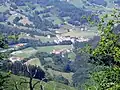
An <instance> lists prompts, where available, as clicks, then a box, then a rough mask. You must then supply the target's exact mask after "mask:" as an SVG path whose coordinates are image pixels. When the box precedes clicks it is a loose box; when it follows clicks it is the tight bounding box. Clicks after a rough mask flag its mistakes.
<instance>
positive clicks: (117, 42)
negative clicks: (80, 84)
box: [86, 9, 120, 90]
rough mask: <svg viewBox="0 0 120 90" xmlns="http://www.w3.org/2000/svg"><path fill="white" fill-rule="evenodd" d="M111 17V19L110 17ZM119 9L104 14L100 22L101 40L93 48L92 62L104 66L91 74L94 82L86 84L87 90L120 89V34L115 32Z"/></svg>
mask: <svg viewBox="0 0 120 90" xmlns="http://www.w3.org/2000/svg"><path fill="white" fill-rule="evenodd" d="M109 17H111V19H110V20H109V19H108V18H109ZM119 18H120V15H119V10H117V9H115V10H114V11H113V13H112V14H110V15H107V14H106V15H104V16H103V17H102V18H101V20H100V22H99V24H98V30H99V31H100V37H101V38H100V41H99V43H98V45H97V47H96V48H94V49H91V51H92V52H91V53H90V54H91V57H90V62H91V63H93V64H95V65H96V67H98V66H99V65H100V66H102V67H104V68H103V69H100V68H99V69H98V70H96V71H94V72H92V74H91V78H92V84H93V85H90V84H86V86H87V88H86V90H88V89H89V90H119V89H120V81H119V80H120V35H119V33H114V30H115V29H114V28H115V24H117V25H118V24H120V20H119Z"/></svg>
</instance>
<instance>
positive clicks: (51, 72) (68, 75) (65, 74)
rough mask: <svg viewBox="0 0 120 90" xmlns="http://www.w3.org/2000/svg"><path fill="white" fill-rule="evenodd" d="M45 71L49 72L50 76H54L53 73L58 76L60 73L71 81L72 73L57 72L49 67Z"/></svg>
mask: <svg viewBox="0 0 120 90" xmlns="http://www.w3.org/2000/svg"><path fill="white" fill-rule="evenodd" d="M47 72H49V73H50V74H51V76H54V75H55V76H60V75H62V76H63V77H64V78H66V79H67V80H68V81H69V82H72V75H73V73H66V72H59V71H55V70H52V69H51V68H49V69H48V70H47Z"/></svg>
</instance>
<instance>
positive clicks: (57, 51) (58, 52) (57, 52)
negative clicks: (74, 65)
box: [51, 48, 71, 54]
mask: <svg viewBox="0 0 120 90" xmlns="http://www.w3.org/2000/svg"><path fill="white" fill-rule="evenodd" d="M69 52H71V50H69V49H66V48H64V49H61V50H53V51H52V52H51V53H52V54H61V53H62V54H64V53H69Z"/></svg>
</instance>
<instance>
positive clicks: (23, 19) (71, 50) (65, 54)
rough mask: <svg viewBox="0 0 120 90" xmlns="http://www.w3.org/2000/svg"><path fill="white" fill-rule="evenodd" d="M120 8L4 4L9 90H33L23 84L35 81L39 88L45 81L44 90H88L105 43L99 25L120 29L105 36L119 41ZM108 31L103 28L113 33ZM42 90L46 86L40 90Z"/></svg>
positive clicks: (66, 0)
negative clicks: (21, 83) (96, 62)
mask: <svg viewBox="0 0 120 90" xmlns="http://www.w3.org/2000/svg"><path fill="white" fill-rule="evenodd" d="M115 8H116V9H115ZM119 8H120V1H119V0H0V70H1V71H2V72H9V71H10V72H11V73H12V75H11V77H10V78H9V81H8V85H9V86H8V87H9V88H8V89H6V90H16V89H15V87H16V86H14V85H15V84H16V85H18V86H17V87H18V88H20V90H29V87H28V84H23V85H20V81H21V80H23V79H21V78H24V79H26V80H29V78H31V77H32V78H34V80H33V83H35V82H36V81H39V80H42V79H43V78H45V81H42V85H43V86H44V85H45V87H44V90H84V89H83V87H84V84H85V83H86V82H87V81H89V80H90V78H91V76H90V75H91V72H94V69H95V68H99V66H98V65H96V64H95V62H93V60H94V59H96V58H97V56H96V57H95V58H93V57H92V55H91V54H93V53H94V50H95V49H96V48H98V47H97V46H98V45H99V42H100V41H101V36H102V35H101V33H100V31H98V30H99V26H102V25H98V24H99V22H101V21H102V24H103V25H106V23H108V24H107V25H109V24H112V25H114V24H115V25H114V26H113V27H112V26H111V27H112V28H111V30H114V33H112V34H111V33H109V32H108V31H106V32H105V33H104V32H103V31H102V32H103V34H106V33H108V34H106V35H105V37H108V36H109V35H111V37H112V38H113V39H114V37H116V38H117V39H118V38H119V35H118V36H117V35H116V36H114V34H118V33H119V31H120V30H119V23H117V24H116V23H115V22H114V20H116V18H115V17H117V15H118V17H119V13H117V9H119ZM118 12H119V10H118ZM111 13H114V15H113V14H112V15H111ZM116 13H117V14H116ZM110 15H111V16H110ZM103 16H104V17H106V19H105V21H104V20H103ZM114 16H115V17H114ZM101 18H102V20H101ZM109 20H110V21H109ZM91 21H92V22H91ZM107 21H108V22H107ZM94 22H95V23H94ZM107 25H106V26H103V27H102V28H103V29H105V30H108V29H109V28H107V27H108V26H107ZM106 28H107V29H106ZM104 39H106V38H103V39H102V40H103V41H104ZM108 39H111V38H108ZM117 39H115V40H117ZM106 42H107V40H106ZM113 42H114V41H113ZM116 42H117V41H116ZM116 42H115V43H116ZM111 43H112V41H111V42H110V43H108V44H107V45H109V44H111ZM100 44H102V42H101V43H100ZM104 45H106V43H104ZM104 45H103V46H104ZM107 45H106V46H105V47H104V48H106V47H107ZM111 45H112V44H111ZM115 45H116V44H115ZM115 45H114V46H115ZM117 46H119V45H116V47H117ZM101 47H102V46H101ZM109 47H110V46H109ZM109 47H108V48H109ZM101 49H103V47H102V48H101ZM109 50H110V49H109ZM114 50H116V51H115V52H117V51H119V48H115V49H114ZM114 50H112V51H114ZM92 51H93V53H90V52H92ZM96 52H97V50H96ZM105 52H107V51H105ZM97 53H99V52H97ZM101 53H102V51H101ZM110 53H111V52H110ZM114 54H115V53H114ZM117 55H118V56H119V53H118V54H117ZM91 57H92V59H91ZM102 58H104V55H103V57H102ZM106 58H107V57H106ZM106 58H105V60H106ZM100 59H101V58H100ZM103 60H104V59H103ZM91 62H92V63H91ZM111 62H112V61H111ZM93 63H94V64H95V65H94V64H93ZM103 66H104V65H103ZM100 67H102V66H100ZM105 68H106V66H105ZM99 69H102V68H99ZM99 69H97V70H99ZM1 71H0V72H1ZM0 75H1V74H0ZM98 81H99V80H98ZM88 84H93V83H91V82H88ZM13 86H14V87H13ZM39 89H40V84H38V85H37V86H36V87H35V89H34V90H39ZM91 90H92V89H91ZM99 90H101V89H99ZM103 90H106V89H103ZM111 90H112V89H111Z"/></svg>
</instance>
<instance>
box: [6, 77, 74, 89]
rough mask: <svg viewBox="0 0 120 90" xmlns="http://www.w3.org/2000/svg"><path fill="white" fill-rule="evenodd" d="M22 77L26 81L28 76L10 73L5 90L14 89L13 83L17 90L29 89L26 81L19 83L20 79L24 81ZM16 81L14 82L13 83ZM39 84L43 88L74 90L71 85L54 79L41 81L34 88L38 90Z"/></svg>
mask: <svg viewBox="0 0 120 90" xmlns="http://www.w3.org/2000/svg"><path fill="white" fill-rule="evenodd" d="M22 78H24V79H26V80H27V81H28V80H29V78H27V77H22V76H16V75H11V77H10V78H9V79H8V82H7V84H6V85H7V86H8V88H7V89H5V90H16V88H15V85H16V86H17V87H18V89H19V90H29V85H28V83H24V84H22V85H20V82H21V81H24V80H23V79H22ZM36 81H38V80H37V79H34V80H33V84H34V83H35V82H36ZM15 83H16V84H15ZM40 85H43V86H44V90H75V89H74V88H73V87H70V86H67V85H65V84H61V83H57V82H54V81H50V82H47V83H45V82H43V81H42V82H41V84H40V83H39V84H37V85H36V87H35V89H34V90H40Z"/></svg>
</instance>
